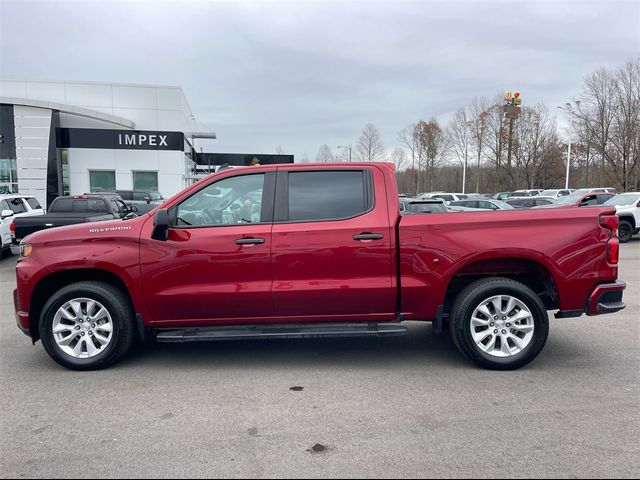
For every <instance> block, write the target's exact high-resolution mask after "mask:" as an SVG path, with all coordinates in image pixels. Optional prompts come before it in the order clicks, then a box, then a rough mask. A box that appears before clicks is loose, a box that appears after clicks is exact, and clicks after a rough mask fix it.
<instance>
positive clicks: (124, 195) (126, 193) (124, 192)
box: [117, 190, 133, 201]
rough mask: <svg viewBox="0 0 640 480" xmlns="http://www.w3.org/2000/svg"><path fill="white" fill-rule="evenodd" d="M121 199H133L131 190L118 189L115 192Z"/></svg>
mask: <svg viewBox="0 0 640 480" xmlns="http://www.w3.org/2000/svg"><path fill="white" fill-rule="evenodd" d="M117 193H118V194H119V195H120V196H121V197H122V199H123V200H125V201H129V200H132V199H133V192H131V191H130V190H118V192H117Z"/></svg>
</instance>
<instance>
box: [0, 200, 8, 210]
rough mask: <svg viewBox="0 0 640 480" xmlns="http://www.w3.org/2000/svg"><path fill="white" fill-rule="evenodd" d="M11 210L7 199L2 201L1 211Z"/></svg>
mask: <svg viewBox="0 0 640 480" xmlns="http://www.w3.org/2000/svg"><path fill="white" fill-rule="evenodd" d="M5 210H11V209H10V208H9V204H8V203H7V201H6V200H2V201H0V211H5Z"/></svg>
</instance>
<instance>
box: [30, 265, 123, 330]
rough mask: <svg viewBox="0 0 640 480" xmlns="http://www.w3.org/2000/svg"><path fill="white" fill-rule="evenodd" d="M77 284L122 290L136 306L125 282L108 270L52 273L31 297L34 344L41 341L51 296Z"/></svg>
mask: <svg viewBox="0 0 640 480" xmlns="http://www.w3.org/2000/svg"><path fill="white" fill-rule="evenodd" d="M77 282H101V283H106V284H108V285H111V286H113V287H115V288H117V289H118V290H120V291H121V292H122V293H123V294H124V295H125V296H126V297H127V298H128V299H129V301H130V302H131V305H135V304H134V301H133V298H132V297H131V294H130V292H129V289H128V288H127V285H126V284H125V282H124V280H122V278H120V277H119V276H118V275H116V274H115V273H113V272H110V271H108V270H102V269H97V268H78V269H72V270H63V271H59V272H54V273H51V274H49V275H47V276H45V277H43V278H41V279H40V280H39V281H38V283H37V284H36V286H35V287H34V289H33V293H32V295H31V305H30V307H29V317H30V322H29V333H30V335H31V338H32V340H33V342H37V341H38V340H39V339H40V331H39V324H40V315H41V314H42V309H43V308H44V306H45V304H46V303H47V301H48V300H49V298H50V297H51V295H52V294H53V293H55V292H56V291H57V290H60V289H61V288H63V287H65V286H67V285H70V284H72V283H77ZM134 309H135V306H134Z"/></svg>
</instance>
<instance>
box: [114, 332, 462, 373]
mask: <svg viewBox="0 0 640 480" xmlns="http://www.w3.org/2000/svg"><path fill="white" fill-rule="evenodd" d="M141 364H144V365H145V366H151V365H154V366H156V367H161V368H163V369H164V368H169V369H177V370H181V369H193V368H194V367H196V368H197V367H207V368H210V367H216V368H234V367H238V366H243V367H265V366H268V367H287V366H295V367H296V368H300V367H305V366H314V367H318V366H320V367H327V368H334V367H336V366H342V367H344V366H350V367H380V366H387V367H388V366H389V365H394V366H398V367H400V366H403V365H412V366H414V367H415V366H416V364H419V365H420V366H421V368H422V367H424V365H425V364H428V365H429V367H433V368H435V367H437V366H442V365H448V366H449V368H451V367H452V366H454V365H459V366H465V367H466V366H468V365H469V364H468V363H467V362H466V361H465V359H464V358H463V357H462V356H461V355H460V353H459V352H458V351H457V349H456V347H455V345H454V344H453V341H452V340H451V338H450V337H449V336H448V335H446V334H441V335H436V334H435V333H434V331H433V328H432V326H431V325H430V324H421V323H417V322H414V323H413V324H410V326H409V330H408V332H407V334H406V335H404V336H401V337H387V338H377V337H373V338H366V337H362V338H325V339H300V340H298V339H295V340H291V339H283V340H277V339H271V340H234V341H221V342H220V341H219V342H194V343H177V344H175V343H174V344H171V343H158V344H149V345H138V346H137V347H136V348H135V349H134V351H133V352H132V353H131V354H129V355H128V356H127V358H126V359H125V360H124V361H123V362H121V364H119V365H121V366H122V367H123V368H131V367H135V366H139V365H141ZM116 367H117V365H116Z"/></svg>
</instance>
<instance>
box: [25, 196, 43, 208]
mask: <svg viewBox="0 0 640 480" xmlns="http://www.w3.org/2000/svg"><path fill="white" fill-rule="evenodd" d="M25 200H26V201H27V203H28V204H29V206H30V207H31V209H32V210H40V209H42V207H41V206H40V203H38V200H36V199H35V198H25Z"/></svg>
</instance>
